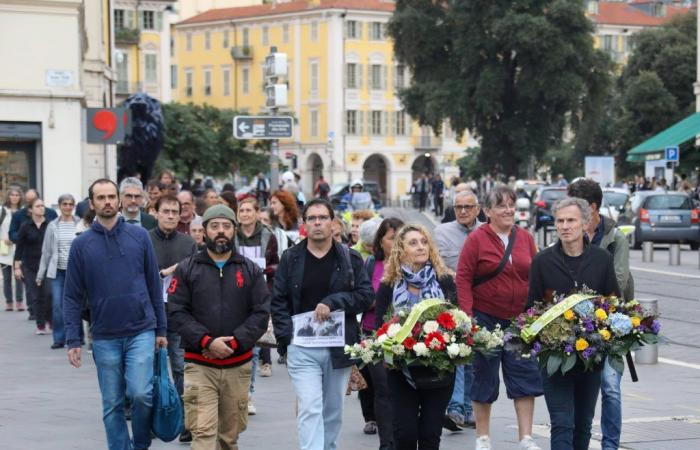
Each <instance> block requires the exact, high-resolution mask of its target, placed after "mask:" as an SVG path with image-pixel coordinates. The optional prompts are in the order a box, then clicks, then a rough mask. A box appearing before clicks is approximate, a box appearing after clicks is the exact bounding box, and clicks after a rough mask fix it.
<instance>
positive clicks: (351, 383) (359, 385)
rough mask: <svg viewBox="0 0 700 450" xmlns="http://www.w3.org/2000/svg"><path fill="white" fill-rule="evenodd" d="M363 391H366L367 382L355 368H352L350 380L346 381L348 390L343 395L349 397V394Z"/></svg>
mask: <svg viewBox="0 0 700 450" xmlns="http://www.w3.org/2000/svg"><path fill="white" fill-rule="evenodd" d="M363 389H367V380H365V377H364V376H362V373H361V372H360V369H358V368H357V366H352V371H351V372H350V379H349V380H348V388H347V390H346V392H345V395H350V392H355V391H361V390H363Z"/></svg>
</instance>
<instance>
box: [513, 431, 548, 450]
mask: <svg viewBox="0 0 700 450" xmlns="http://www.w3.org/2000/svg"><path fill="white" fill-rule="evenodd" d="M518 450H542V449H541V448H540V446H539V445H537V442H535V440H534V439H533V438H532V436H529V435H526V436H525V437H523V438H522V439H521V440H520V444H518Z"/></svg>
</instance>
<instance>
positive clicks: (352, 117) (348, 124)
mask: <svg viewBox="0 0 700 450" xmlns="http://www.w3.org/2000/svg"><path fill="white" fill-rule="evenodd" d="M357 129H358V127H357V111H355V110H352V109H349V110H347V111H345V134H349V135H355V134H357Z"/></svg>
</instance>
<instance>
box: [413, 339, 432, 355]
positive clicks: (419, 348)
mask: <svg viewBox="0 0 700 450" xmlns="http://www.w3.org/2000/svg"><path fill="white" fill-rule="evenodd" d="M413 351H414V352H416V355H418V356H426V355H428V353H429V352H428V347H426V346H425V344H424V343H422V342H419V343H417V344H416V345H414V346H413Z"/></svg>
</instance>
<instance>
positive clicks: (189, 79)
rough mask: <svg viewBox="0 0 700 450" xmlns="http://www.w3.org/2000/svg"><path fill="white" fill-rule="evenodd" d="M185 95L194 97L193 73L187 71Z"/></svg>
mask: <svg viewBox="0 0 700 450" xmlns="http://www.w3.org/2000/svg"><path fill="white" fill-rule="evenodd" d="M185 95H187V96H188V97H192V71H191V70H186V71H185Z"/></svg>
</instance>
